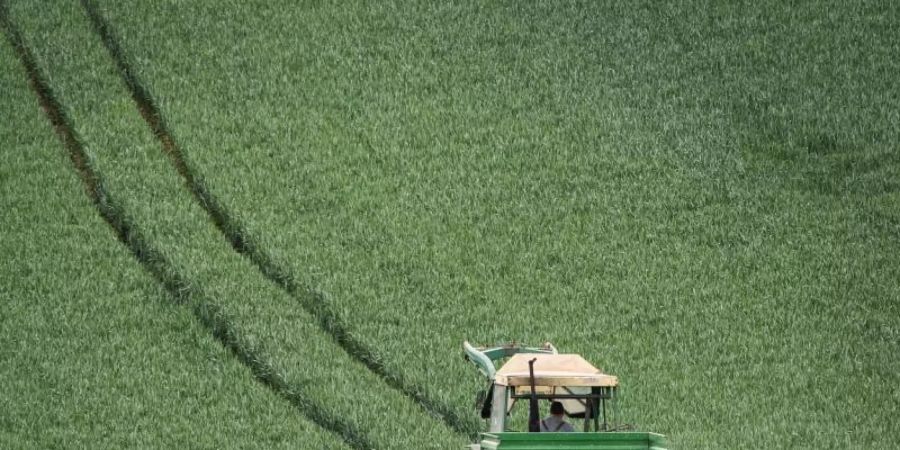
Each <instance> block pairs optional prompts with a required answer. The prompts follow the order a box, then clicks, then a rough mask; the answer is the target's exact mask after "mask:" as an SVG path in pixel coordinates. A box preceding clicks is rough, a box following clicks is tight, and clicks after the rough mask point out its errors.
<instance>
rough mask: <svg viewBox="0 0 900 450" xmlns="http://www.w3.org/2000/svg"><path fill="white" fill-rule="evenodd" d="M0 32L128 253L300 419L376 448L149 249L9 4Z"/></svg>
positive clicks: (0, 6) (355, 444)
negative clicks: (291, 381)
mask: <svg viewBox="0 0 900 450" xmlns="http://www.w3.org/2000/svg"><path fill="white" fill-rule="evenodd" d="M0 28H2V29H3V32H4V34H5V35H6V38H7V41H8V42H9V43H10V45H11V46H12V47H13V48H14V50H15V53H16V55H17V56H18V57H19V60H20V61H21V63H22V65H23V66H24V67H25V71H26V72H27V74H28V82H29V85H30V86H31V89H32V90H33V91H34V93H35V95H36V96H37V97H38V101H39V103H40V105H41V108H42V109H43V111H44V113H45V114H46V116H47V119H48V120H49V121H50V123H51V124H52V126H53V129H54V131H55V132H56V134H57V136H58V137H59V139H60V140H61V141H62V143H63V146H64V147H65V148H66V150H67V152H68V154H69V158H70V160H71V162H72V166H73V168H74V169H75V171H76V172H77V173H78V176H79V177H80V178H81V181H82V183H83V184H84V187H85V191H86V193H87V195H88V197H89V198H90V200H91V202H92V203H93V204H94V207H95V208H96V209H97V212H98V213H99V214H100V216H101V217H102V218H103V220H104V221H105V222H106V223H107V224H108V225H109V226H110V227H111V228H112V229H113V231H114V232H115V234H116V237H117V238H118V240H119V241H120V242H121V243H122V244H123V245H124V246H125V247H126V248H128V250H129V251H130V252H131V253H132V255H133V256H134V257H135V259H137V261H138V262H139V263H140V264H141V266H142V267H143V268H144V269H145V270H147V272H149V273H150V274H151V275H152V276H153V278H154V279H155V280H156V281H157V282H159V283H160V284H162V285H163V286H164V287H165V289H166V291H167V292H168V293H169V295H170V296H171V297H172V298H173V300H174V301H175V303H176V304H178V305H186V306H190V307H191V310H192V312H193V313H194V316H195V317H196V319H197V320H198V321H199V322H200V323H201V324H202V325H203V326H204V327H205V328H206V329H207V330H208V331H209V332H210V333H212V335H213V336H214V337H215V338H216V339H217V340H218V341H219V343H220V344H221V345H222V346H224V347H225V348H227V349H228V350H229V351H230V352H231V353H232V354H233V355H234V356H235V357H236V358H237V359H238V360H239V361H240V362H241V364H243V365H244V366H246V367H247V368H249V369H250V371H251V372H252V373H253V376H254V377H255V378H256V379H257V381H259V382H260V383H262V384H263V385H265V386H266V387H268V388H269V389H271V390H273V391H274V392H275V393H276V394H278V395H279V396H280V397H282V398H283V399H285V400H287V401H288V402H290V403H291V404H292V405H293V406H294V407H295V408H296V409H298V410H299V411H300V413H301V414H303V415H304V416H306V417H308V418H309V419H310V420H311V421H312V422H314V423H315V424H317V425H318V426H320V427H322V428H324V429H326V430H328V431H330V432H333V433H335V434H337V435H339V436H340V437H342V438H343V439H344V441H345V442H346V443H347V444H348V445H350V446H351V447H352V448H356V449H370V448H373V446H372V444H371V443H370V442H369V441H368V439H366V438H365V436H364V435H363V434H362V433H360V432H359V430H357V429H356V428H355V427H352V426H350V425H348V424H346V423H344V422H342V421H341V420H340V419H339V418H338V417H334V416H333V415H328V414H326V413H323V412H321V410H320V409H319V408H318V407H317V406H316V405H315V404H314V403H312V402H310V401H309V400H308V399H306V398H305V397H304V396H303V395H301V394H300V393H299V392H297V390H296V388H294V387H292V386H289V385H288V384H287V382H285V381H284V379H283V378H282V376H281V375H280V374H278V373H277V372H276V371H275V369H274V368H273V367H272V366H271V365H270V364H269V363H268V362H267V361H265V360H263V359H262V358H261V357H260V356H259V353H258V352H257V351H256V350H255V349H252V348H250V346H248V345H247V344H246V343H245V341H244V339H243V338H242V337H241V335H240V332H239V331H238V329H237V327H236V326H235V325H234V324H233V323H232V322H231V321H230V320H229V318H228V317H227V315H226V314H225V313H224V312H223V311H222V309H221V308H220V307H218V306H216V305H215V304H214V303H212V302H210V301H209V300H208V299H207V298H206V297H205V295H204V294H203V292H202V291H201V289H200V288H199V287H197V286H196V285H195V284H193V283H191V282H190V281H188V280H186V279H184V278H183V277H182V276H181V275H179V274H178V273H177V272H175V271H174V270H173V269H172V267H171V265H170V264H169V263H168V262H167V261H166V259H165V257H164V256H163V255H162V254H161V253H160V252H158V251H157V250H156V249H154V248H153V247H152V246H151V245H150V244H148V242H147V240H146V239H145V238H144V237H143V236H142V235H141V233H140V231H139V230H138V229H137V227H136V226H135V225H134V224H133V223H132V222H131V220H130V219H129V218H128V217H127V215H126V214H125V213H124V212H123V210H122V208H121V207H120V206H119V204H118V203H117V202H115V201H114V200H113V199H112V197H111V196H110V194H109V192H107V191H106V188H105V187H104V184H103V177H102V176H101V175H100V174H99V173H98V172H97V171H96V170H95V169H94V168H93V167H92V166H91V163H90V158H89V156H88V155H87V152H85V150H84V145H83V144H82V142H81V139H80V138H79V137H78V135H77V133H76V131H75V128H74V127H73V126H72V122H71V120H70V119H69V118H68V116H67V115H66V113H65V110H64V108H63V107H62V105H61V104H60V103H59V101H58V100H57V99H56V96H55V95H54V94H53V91H52V89H51V88H50V86H49V85H48V84H47V82H46V81H45V79H44V77H43V76H42V75H41V73H40V69H39V68H38V65H37V63H36V62H35V59H34V57H33V55H32V53H31V50H30V49H29V48H28V47H27V45H26V44H25V41H24V39H23V38H22V36H21V33H20V32H19V30H18V28H17V27H16V26H15V24H13V23H12V21H11V19H10V18H9V16H8V11H7V9H6V4H5V2H3V1H2V0H0Z"/></svg>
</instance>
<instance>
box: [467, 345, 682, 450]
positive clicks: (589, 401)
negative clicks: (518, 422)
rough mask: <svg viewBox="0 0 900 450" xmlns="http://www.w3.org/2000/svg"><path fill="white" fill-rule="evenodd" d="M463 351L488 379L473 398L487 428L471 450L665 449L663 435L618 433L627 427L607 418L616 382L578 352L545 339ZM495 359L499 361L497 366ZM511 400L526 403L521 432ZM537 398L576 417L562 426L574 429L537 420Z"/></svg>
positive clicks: (570, 417) (538, 410)
mask: <svg viewBox="0 0 900 450" xmlns="http://www.w3.org/2000/svg"><path fill="white" fill-rule="evenodd" d="M463 349H464V351H465V355H466V358H467V359H468V360H469V361H471V362H472V363H474V364H475V366H476V367H477V368H478V370H479V371H480V372H481V373H482V374H483V375H484V376H485V377H486V378H487V381H488V382H489V386H488V388H487V391H486V393H485V395H484V396H482V397H481V398H480V399H479V406H480V407H481V417H482V418H484V419H487V420H488V430H487V431H486V432H483V433H480V435H479V442H478V443H476V444H472V445H471V446H470V448H471V449H473V450H495V449H500V450H516V449H544V450H551V449H554V450H555V449H560V450H563V449H585V450H586V449H596V450H610V449H616V450H632V449H633V450H665V449H666V440H665V437H664V436H663V435H660V434H656V433H648V432H634V431H622V430H623V429H625V428H627V427H623V426H620V425H616V424H615V423H614V421H613V420H612V417H611V416H612V415H614V412H615V408H614V405H615V398H616V390H617V388H618V385H619V380H618V378H616V377H615V376H613V375H608V374H605V373H603V372H602V371H601V370H599V369H597V368H596V367H594V366H593V365H591V364H590V363H589V362H587V361H586V360H585V359H584V358H582V357H581V356H580V355H575V354H560V353H559V352H557V350H556V348H555V347H554V346H553V345H552V344H550V343H546V344H544V345H543V346H542V347H525V346H519V345H516V344H510V345H502V346H497V347H490V348H485V347H474V346H472V345H471V344H469V343H468V342H464V343H463ZM501 360H505V361H501ZM495 361H501V362H503V365H502V366H501V367H500V368H499V369H498V368H497V367H496V366H495V364H494V363H495ZM517 400H523V401H527V402H528V419H527V428H526V427H525V426H523V427H522V428H523V430H522V431H513V430H510V428H512V427H513V425H514V424H513V423H511V422H513V419H512V418H513V416H514V415H515V414H514V413H513V406H515V403H516V401H517ZM542 400H543V401H545V402H552V403H558V404H556V405H553V406H552V407H551V408H550V409H551V411H553V410H555V411H556V412H557V413H559V411H560V404H561V405H562V409H563V410H564V413H565V416H568V418H569V419H578V420H580V421H581V424H580V425H581V426H580V427H577V426H576V427H574V428H573V427H572V426H571V425H572V424H568V426H567V427H566V428H565V429H566V430H571V431H576V432H564V431H562V430H561V429H560V426H559V425H557V426H555V427H548V426H547V423H546V422H545V421H543V420H541V419H540V404H541V401H542ZM552 403H551V404H552ZM565 416H562V414H560V415H559V417H565ZM551 420H552V416H551ZM578 428H580V430H579V429H578Z"/></svg>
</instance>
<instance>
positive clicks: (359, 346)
mask: <svg viewBox="0 0 900 450" xmlns="http://www.w3.org/2000/svg"><path fill="white" fill-rule="evenodd" d="M80 1H81V5H82V7H83V8H84V10H85V12H86V13H87V15H88V17H89V18H90V21H91V24H92V26H93V27H94V31H95V32H96V33H97V34H98V35H99V36H100V39H101V40H102V41H103V45H104V46H105V47H106V49H107V50H108V51H109V53H110V55H111V56H112V59H113V60H114V61H115V64H116V68H117V69H118V72H119V75H120V76H121V77H122V80H123V81H124V82H125V84H126V86H127V87H128V90H129V92H130V93H131V97H132V99H133V100H134V102H135V104H136V106H137V109H138V111H139V112H140V114H141V117H143V118H144V120H145V121H146V122H147V125H148V126H149V127H150V129H151V130H152V131H153V134H154V135H155V136H156V137H157V139H158V140H159V141H160V144H161V146H162V150H163V152H164V153H165V154H166V156H168V158H169V161H170V162H171V163H172V165H173V166H174V167H175V170H176V171H177V172H178V174H179V175H180V176H181V177H182V178H183V179H184V182H185V185H186V187H187V188H188V190H189V191H190V192H191V195H192V196H193V197H194V200H196V201H197V203H199V204H200V206H202V207H203V209H204V210H206V212H207V214H208V215H209V217H210V218H211V219H212V221H213V223H214V224H215V226H216V228H217V229H218V230H219V231H220V232H221V233H222V235H223V236H224V237H225V239H226V240H227V241H228V242H229V243H230V244H231V247H232V248H233V249H234V251H236V252H237V253H239V254H241V255H243V256H245V257H247V258H248V259H249V260H250V261H251V262H252V263H253V264H254V265H255V266H256V267H257V269H258V270H259V271H260V272H261V273H262V274H263V276H265V277H266V278H267V279H269V280H270V281H271V282H273V283H274V284H276V285H277V286H278V287H279V288H281V289H282V290H284V291H285V292H287V293H288V294H289V295H291V296H292V297H294V298H296V299H297V300H299V302H300V304H301V305H302V307H303V308H304V309H306V310H307V311H308V312H309V313H310V314H311V315H312V316H313V317H315V318H316V320H317V321H318V325H319V327H320V328H321V329H322V330H323V331H325V332H326V333H327V334H329V335H330V336H331V337H332V338H333V339H334V341H335V342H336V343H337V344H338V345H339V346H340V347H341V348H343V349H344V350H345V351H346V352H347V353H348V354H349V355H350V356H351V357H352V358H353V359H355V360H357V361H359V362H360V363H362V364H363V365H364V366H365V367H366V368H368V369H369V370H370V371H371V372H372V373H374V374H376V375H378V377H379V378H381V379H382V380H384V381H385V383H387V384H388V385H389V386H391V387H392V388H394V389H396V390H397V391H399V392H401V393H403V394H404V395H406V396H407V397H409V398H411V399H412V400H413V401H415V402H416V403H418V404H419V405H420V406H421V407H422V408H423V409H424V410H425V411H426V412H427V413H429V414H432V415H435V416H436V417H438V418H440V419H441V420H443V421H444V423H446V424H447V425H448V426H449V427H450V428H451V429H453V430H454V431H456V432H457V433H460V434H466V435H472V434H474V433H475V432H476V431H477V424H476V423H475V422H473V421H468V420H466V419H465V418H464V417H460V415H459V414H457V413H456V411H455V410H454V409H453V408H452V407H451V406H450V405H447V404H444V403H441V402H438V401H434V400H432V399H430V398H427V397H426V396H425V395H424V394H423V393H422V392H421V390H420V389H419V388H418V387H417V386H415V385H410V384H409V383H405V382H404V381H403V380H402V379H401V378H400V377H399V376H397V375H396V374H393V373H392V372H391V371H390V370H388V369H387V368H386V367H385V365H384V364H383V363H382V362H381V358H379V357H378V355H377V354H375V353H374V352H373V351H372V350H371V349H370V348H369V347H368V346H367V345H365V344H364V343H362V342H361V341H359V340H358V339H356V338H354V337H353V335H352V334H351V333H350V332H349V331H348V327H347V326H346V325H345V324H344V323H342V321H341V320H340V319H339V318H338V317H337V315H335V314H334V313H333V312H332V311H331V310H330V309H329V308H328V306H327V303H326V300H325V296H324V294H322V293H321V292H319V291H316V290H315V289H313V288H311V287H308V286H302V285H301V284H299V283H298V282H297V281H296V279H295V277H294V276H293V274H291V273H290V271H289V270H288V269H286V268H285V267H283V266H281V265H279V264H278V263H276V262H275V261H274V260H273V258H272V257H271V256H270V255H269V254H268V253H267V252H266V251H265V250H263V249H262V248H260V247H259V246H258V245H256V244H255V243H254V242H253V239H252V237H251V236H250V235H249V234H248V233H247V231H246V230H245V229H244V228H243V226H242V225H241V224H240V223H238V222H237V221H236V220H235V219H234V218H233V216H232V214H231V213H230V212H229V211H228V210H227V208H226V207H225V206H224V205H222V204H221V203H220V202H219V200H218V199H217V198H216V197H215V196H214V195H213V194H212V193H211V192H210V191H209V189H208V188H207V187H206V184H205V183H204V182H203V180H202V178H201V177H200V176H199V175H197V174H196V172H195V170H194V169H193V168H192V167H191V165H190V164H189V162H188V160H187V158H186V157H185V155H184V152H182V150H181V148H180V147H179V145H178V144H177V142H176V140H175V137H174V136H173V135H172V133H171V132H170V131H169V127H168V125H167V124H166V122H165V119H164V118H163V115H162V114H161V112H160V111H159V108H158V107H157V106H156V102H155V101H154V100H153V96H152V95H151V94H150V92H149V91H148V90H147V89H146V88H145V87H144V84H143V83H141V81H140V80H139V79H138V77H137V75H136V74H135V73H134V70H132V68H131V65H130V64H129V63H128V60H127V58H126V56H125V52H124V51H123V49H122V47H121V45H120V44H119V39H118V38H117V37H116V35H115V32H114V31H113V29H112V28H111V27H110V25H109V23H108V22H107V21H106V19H104V17H103V15H102V14H101V13H100V11H99V10H98V8H97V6H96V5H95V4H94V2H93V1H92V0H80Z"/></svg>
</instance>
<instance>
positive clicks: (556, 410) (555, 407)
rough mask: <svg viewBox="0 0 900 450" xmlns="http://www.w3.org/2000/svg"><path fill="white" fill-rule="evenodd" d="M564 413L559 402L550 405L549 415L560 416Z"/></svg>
mask: <svg viewBox="0 0 900 450" xmlns="http://www.w3.org/2000/svg"><path fill="white" fill-rule="evenodd" d="M565 413H566V410H565V409H563V405H562V403H560V402H553V403H550V414H553V415H554V416H561V415H563V414H565Z"/></svg>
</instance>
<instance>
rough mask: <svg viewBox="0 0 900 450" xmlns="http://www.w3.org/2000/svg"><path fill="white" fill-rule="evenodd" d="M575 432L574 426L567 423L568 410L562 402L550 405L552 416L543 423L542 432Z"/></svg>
mask: <svg viewBox="0 0 900 450" xmlns="http://www.w3.org/2000/svg"><path fill="white" fill-rule="evenodd" d="M557 431H563V432H571V431H575V429H574V428H572V424H570V423H569V422H566V410H565V409H563V405H562V403H560V402H553V403H550V415H549V416H547V418H545V419H544V420H542V421H541V432H542V433H546V432H557Z"/></svg>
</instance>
